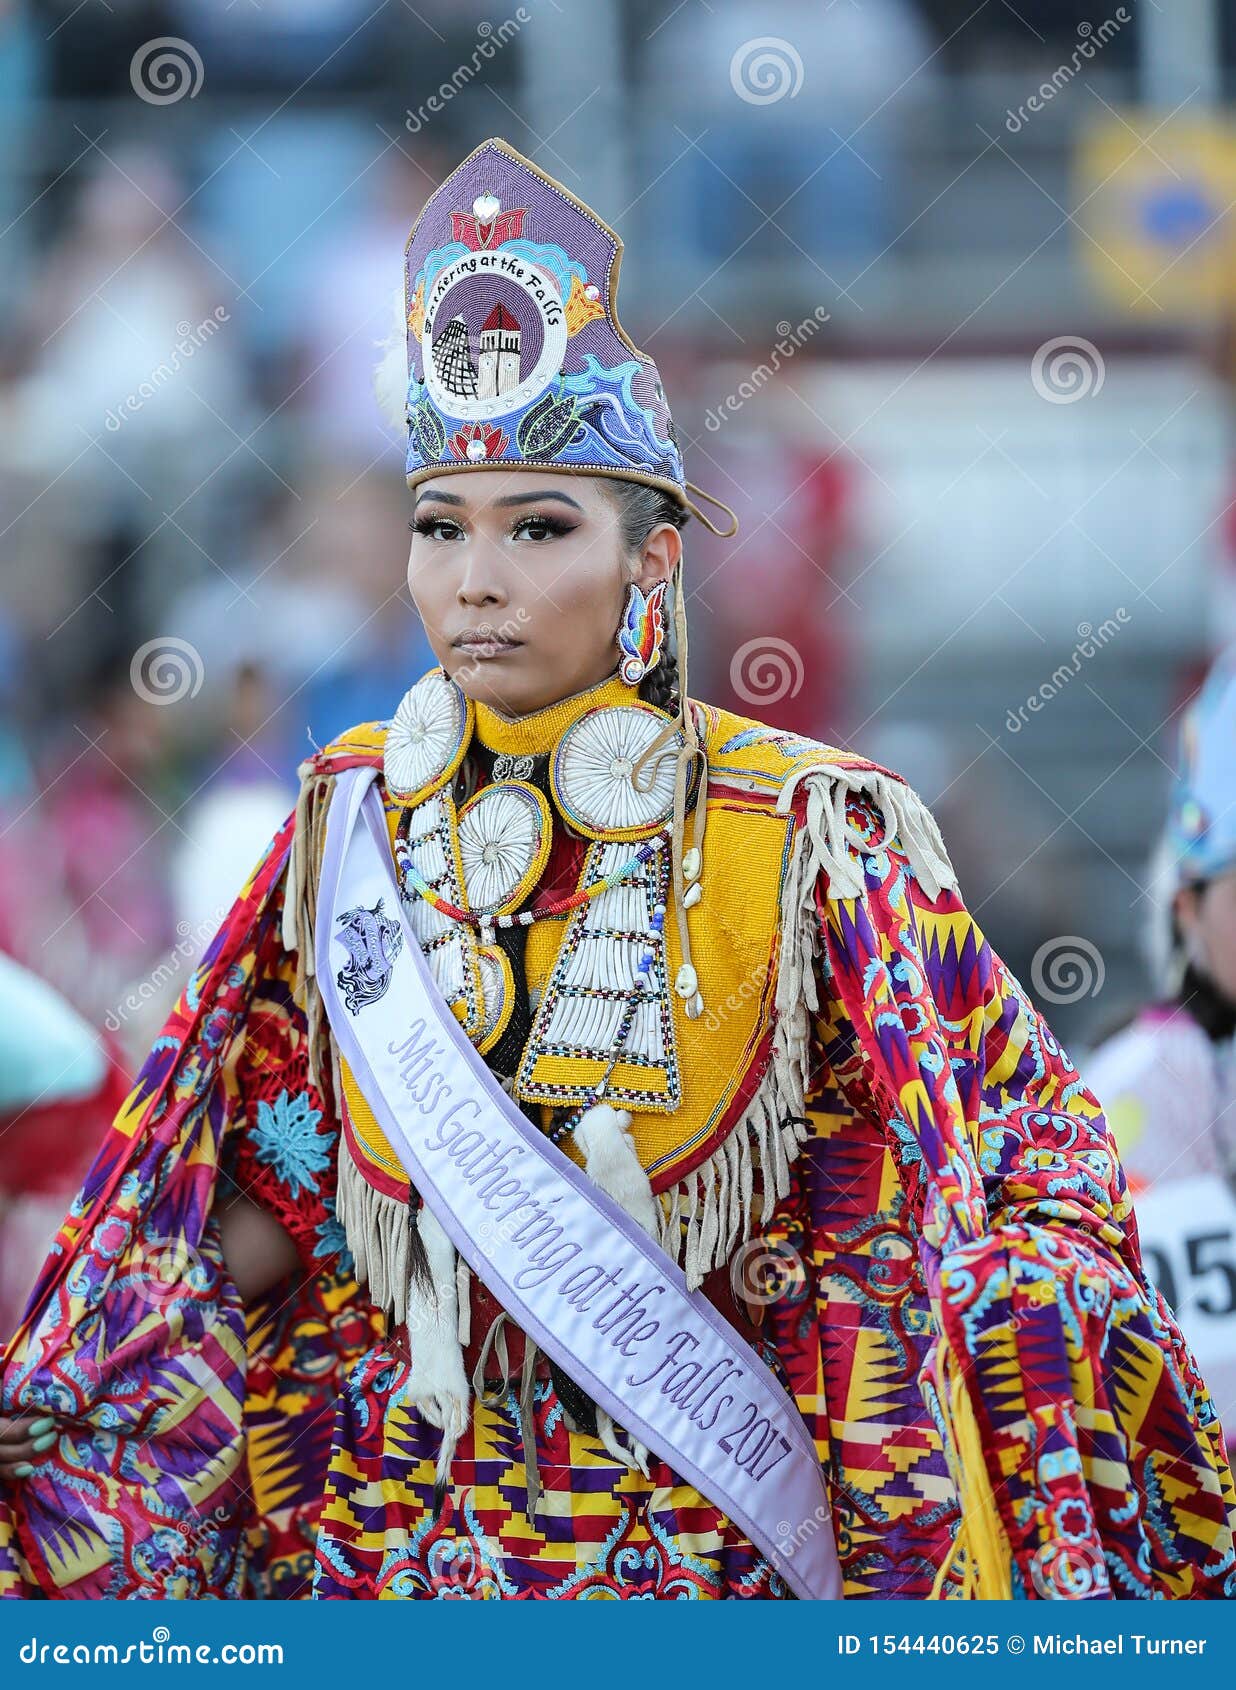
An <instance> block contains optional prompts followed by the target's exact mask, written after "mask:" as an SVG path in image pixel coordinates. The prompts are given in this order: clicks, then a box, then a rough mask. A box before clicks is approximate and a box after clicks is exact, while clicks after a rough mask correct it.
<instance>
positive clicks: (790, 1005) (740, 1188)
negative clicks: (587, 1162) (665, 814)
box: [660, 763, 957, 1290]
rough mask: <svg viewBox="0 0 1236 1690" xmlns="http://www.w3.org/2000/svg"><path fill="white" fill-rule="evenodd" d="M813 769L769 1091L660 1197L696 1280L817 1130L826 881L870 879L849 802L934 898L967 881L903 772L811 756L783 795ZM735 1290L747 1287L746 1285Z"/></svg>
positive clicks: (850, 885) (859, 884) (782, 1187)
mask: <svg viewBox="0 0 1236 1690" xmlns="http://www.w3.org/2000/svg"><path fill="white" fill-rule="evenodd" d="M803 779H806V780H807V781H808V786H807V810H806V824H805V826H803V827H802V828H800V829H799V830H798V833H797V835H796V837H795V839H794V844H793V848H792V850H791V854H790V863H789V868H788V869H787V871H786V878H785V885H784V888H783V890H782V895H781V949H780V954H779V957H778V963H777V990H776V998H775V1009H776V1019H775V1023H774V1028H773V1042H772V1054H771V1059H770V1061H769V1066H768V1069H767V1071H766V1073H765V1075H764V1077H763V1079H762V1080H761V1081H760V1085H759V1089H758V1090H757V1092H756V1094H755V1096H754V1097H753V1098H752V1100H751V1103H750V1105H749V1107H748V1109H747V1111H746V1114H745V1115H744V1116H743V1119H742V1120H741V1121H740V1122H739V1123H738V1125H737V1126H736V1127H735V1129H734V1130H733V1132H731V1133H729V1134H728V1135H727V1136H726V1138H725V1141H724V1143H723V1144H721V1146H720V1147H719V1148H718V1149H717V1150H716V1151H714V1152H713V1154H712V1155H711V1156H710V1157H709V1158H708V1160H707V1161H706V1162H704V1163H702V1164H701V1165H700V1166H699V1167H698V1168H696V1169H694V1170H693V1171H692V1172H691V1173H690V1174H688V1175H687V1176H686V1177H685V1179H682V1180H680V1181H679V1182H678V1183H677V1184H676V1185H674V1186H672V1187H671V1188H670V1189H669V1190H668V1191H665V1192H663V1193H662V1194H661V1196H660V1208H661V1233H660V1241H661V1244H662V1247H663V1248H664V1249H665V1250H666V1251H667V1253H668V1254H669V1255H671V1256H673V1257H674V1258H675V1260H677V1261H679V1262H680V1263H681V1265H682V1268H683V1271H684V1273H685V1274H686V1277H687V1283H688V1284H689V1285H690V1286H691V1288H692V1289H693V1290H694V1289H695V1288H696V1287H697V1286H698V1285H700V1284H701V1283H702V1282H703V1280H704V1278H705V1276H706V1275H707V1274H708V1273H710V1272H712V1271H713V1270H714V1269H716V1268H718V1267H722V1266H724V1265H725V1264H726V1263H728V1262H730V1260H731V1257H732V1255H733V1252H734V1250H735V1249H736V1248H737V1247H739V1246H740V1245H742V1244H745V1243H746V1241H747V1240H748V1239H749V1238H750V1237H751V1235H752V1230H753V1226H758V1225H761V1224H764V1223H765V1222H767V1221H768V1219H769V1218H770V1217H771V1215H772V1213H773V1210H774V1209H775V1208H776V1205H777V1204H778V1203H779V1202H780V1201H781V1199H782V1198H783V1197H784V1196H785V1195H786V1193H787V1192H788V1191H789V1188H790V1168H791V1166H792V1164H793V1163H794V1161H795V1160H796V1158H797V1156H798V1153H799V1151H800V1149H801V1148H802V1145H803V1144H804V1143H805V1142H806V1140H807V1139H808V1138H809V1137H810V1136H811V1128H810V1125H809V1123H808V1122H807V1120H806V1119H805V1118H804V1111H805V1108H806V1093H807V1088H808V1086H809V1085H810V1083H811V1073H810V1069H811V1050H810V1041H811V1020H812V1015H813V1014H814V1013H816V1012H818V1010H819V994H818V991H817V981H818V966H817V964H818V959H819V955H820V946H821V940H820V922H819V914H818V912H817V910H816V905H815V890H816V884H817V881H818V879H819V876H820V874H821V872H823V873H824V874H826V875H827V877H828V885H829V889H830V892H831V893H832V895H833V896H835V897H860V896H861V895H862V892H863V889H864V885H865V882H864V879H863V875H862V870H861V867H860V865H859V864H858V863H857V862H855V861H854V860H853V859H852V858H851V855H850V849H849V847H850V844H851V842H852V843H853V845H854V846H860V847H862V848H866V842H865V841H863V840H862V839H861V838H860V837H859V836H858V835H857V834H856V833H854V831H853V830H852V829H851V828H850V826H849V823H848V822H847V820H846V804H847V803H848V801H849V799H850V797H851V795H852V794H853V793H857V792H862V793H864V794H865V795H866V796H868V797H869V798H870V799H871V800H872V802H873V803H874V804H875V805H876V806H877V807H878V808H879V810H880V811H881V813H882V815H883V816H884V818H885V824H886V826H888V827H889V830H890V833H893V832H895V835H896V839H897V842H898V843H899V844H900V845H901V847H902V849H903V850H904V851H905V852H906V855H907V857H908V858H909V861H910V865H911V867H912V868H913V870H914V872H915V874H916V875H917V876H918V878H919V880H920V881H921V883H922V885H923V886H924V888H925V889H926V891H927V892H928V894H929V896H931V897H936V896H938V895H939V893H940V892H941V891H944V890H950V889H953V888H955V887H956V884H957V879H956V875H955V874H954V872H953V867H952V864H951V863H950V862H949V859H948V853H947V851H946V850H945V846H944V841H943V839H942V838H941V836H940V830H939V828H938V827H937V826H936V822H935V818H934V817H933V816H932V814H931V812H930V811H929V810H928V808H927V806H926V805H925V804H924V803H923V802H922V800H921V799H920V798H919V797H918V796H917V794H916V793H914V792H912V791H911V789H910V788H909V787H908V786H906V785H905V783H904V782H903V781H901V780H899V779H898V778H897V777H896V776H895V775H885V774H880V773H878V772H876V771H874V770H869V769H845V768H841V767H840V766H839V765H837V764H835V763H820V764H815V765H809V766H808V767H807V768H804V769H800V770H798V771H797V773H795V774H794V775H792V776H791V777H790V778H789V779H788V780H787V781H786V783H785V785H784V786H783V787H782V789H781V793H780V795H779V796H778V799H777V813H778V814H779V815H784V814H785V813H786V812H787V811H788V809H789V808H790V803H791V800H792V798H793V792H794V788H795V786H796V785H797V784H798V782H799V781H800V780H803ZM736 1289H739V1290H741V1289H742V1287H741V1285H739V1286H738V1287H736Z"/></svg>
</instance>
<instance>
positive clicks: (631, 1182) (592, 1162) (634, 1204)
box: [575, 1103, 660, 1238]
mask: <svg viewBox="0 0 1236 1690" xmlns="http://www.w3.org/2000/svg"><path fill="white" fill-rule="evenodd" d="M630 1128H631V1116H630V1114H629V1112H628V1111H627V1110H625V1109H613V1108H611V1107H610V1105H609V1104H608V1103H594V1104H593V1106H592V1108H591V1109H588V1110H586V1111H585V1113H584V1116H583V1118H582V1120H581V1121H580V1123H579V1125H578V1126H577V1127H576V1128H575V1142H576V1144H578V1145H579V1147H580V1149H581V1150H582V1151H583V1153H584V1172H585V1173H586V1174H587V1175H588V1178H589V1179H590V1180H591V1181H592V1183H593V1184H594V1185H596V1186H599V1187H600V1189H601V1190H602V1191H603V1192H604V1193H605V1195H606V1196H607V1197H612V1198H613V1200H614V1202H615V1203H617V1204H618V1206H619V1208H621V1209H623V1210H625V1212H626V1213H627V1214H628V1215H630V1217H631V1219H632V1220H634V1221H638V1222H639V1224H640V1225H641V1226H642V1227H643V1229H644V1231H645V1232H646V1233H647V1234H648V1235H649V1237H651V1238H658V1237H659V1233H660V1226H659V1222H658V1213H659V1211H658V1209H657V1202H656V1199H655V1197H654V1196H653V1195H652V1186H651V1185H650V1184H649V1183H648V1175H647V1174H646V1173H645V1172H644V1169H643V1167H642V1166H641V1164H640V1159H639V1157H638V1156H637V1155H636V1154H635V1146H634V1144H632V1142H631V1136H630Z"/></svg>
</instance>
